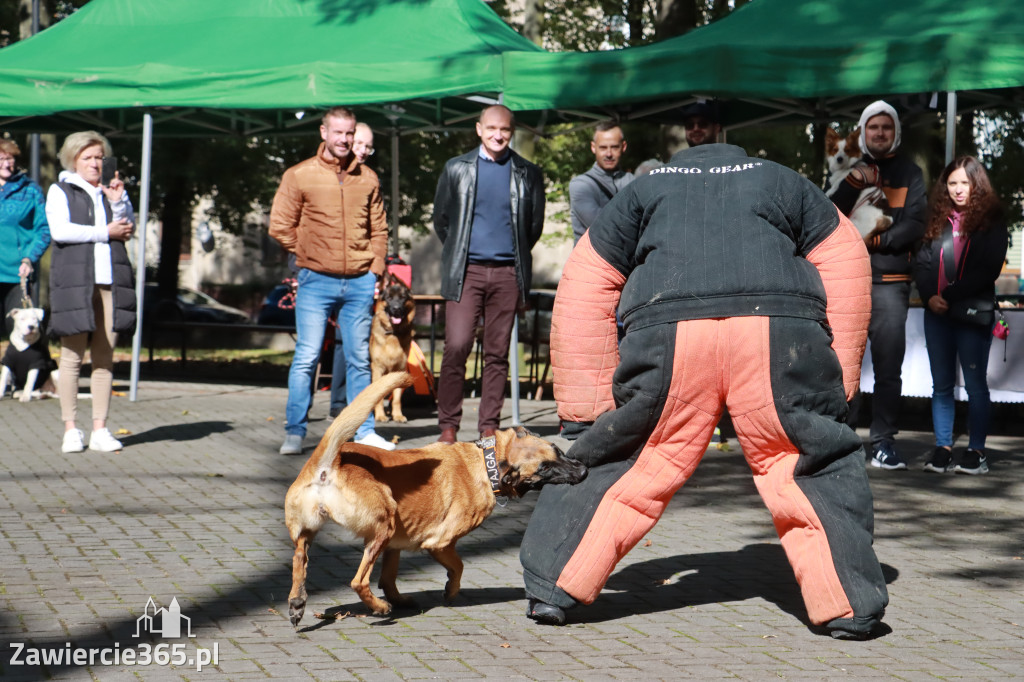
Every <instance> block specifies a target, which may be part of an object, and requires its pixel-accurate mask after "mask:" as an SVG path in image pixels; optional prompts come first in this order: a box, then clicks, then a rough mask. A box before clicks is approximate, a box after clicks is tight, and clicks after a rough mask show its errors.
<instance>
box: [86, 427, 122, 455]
mask: <svg viewBox="0 0 1024 682" xmlns="http://www.w3.org/2000/svg"><path fill="white" fill-rule="evenodd" d="M123 448H124V445H123V444H122V443H121V441H119V440H118V439H116V438H114V437H113V436H111V435H110V429H100V430H99V431H93V432H92V434H90V435H89V449H90V450H97V451H99V452H114V451H115V450H121V449H123Z"/></svg>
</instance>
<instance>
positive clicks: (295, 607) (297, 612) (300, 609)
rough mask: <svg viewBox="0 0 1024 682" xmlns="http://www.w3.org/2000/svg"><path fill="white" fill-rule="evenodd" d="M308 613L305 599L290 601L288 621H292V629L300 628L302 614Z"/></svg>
mask: <svg viewBox="0 0 1024 682" xmlns="http://www.w3.org/2000/svg"><path fill="white" fill-rule="evenodd" d="M305 612H306V600H305V599H289V600H288V620H290V621H291V623H292V627H298V625H299V621H300V620H302V614H304V613H305Z"/></svg>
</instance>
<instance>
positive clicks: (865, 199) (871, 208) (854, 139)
mask: <svg viewBox="0 0 1024 682" xmlns="http://www.w3.org/2000/svg"><path fill="white" fill-rule="evenodd" d="M862 156H863V152H862V151H861V148H860V128H854V129H853V131H852V132H850V134H849V135H847V136H846V137H843V136H841V135H840V134H839V133H837V132H836V131H835V130H832V129H831V128H828V129H827V130H826V131H825V158H826V160H827V161H828V170H829V179H828V189H826V190H825V194H826V195H827V196H829V197H831V196H832V195H833V194H834V193H835V191H836V189H837V188H838V187H839V183H841V182H843V181H844V180H845V179H846V177H847V176H848V175H850V173H851V172H853V170H854V168H857V169H859V170H858V177H864V178H866V179H867V182H866V184H865V187H864V189H863V190H861V193H860V196H858V197H857V203H856V204H854V207H853V211H851V213H850V215H849V216H847V217H848V218H849V219H850V221H851V222H852V223H853V224H854V225H856V226H857V230H858V231H859V232H860V234H861V236H862V237H867V236H869V235H873V234H878V233H880V232H884V231H885V230H888V229H889V227H890V226H891V225H892V218H891V217H889V215H888V213H889V201H888V200H887V199H886V197H885V192H883V191H882V188H881V187H879V186H878V185H877V184H876V182H877V178H878V171H877V170H876V169H875V168H874V167H873V166H871V165H870V164H868V163H866V162H865V161H864V159H863V158H862Z"/></svg>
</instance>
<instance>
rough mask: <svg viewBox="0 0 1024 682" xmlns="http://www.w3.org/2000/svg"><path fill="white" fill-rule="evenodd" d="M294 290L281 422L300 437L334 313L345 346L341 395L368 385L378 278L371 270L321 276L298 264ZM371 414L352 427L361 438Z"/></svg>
mask: <svg viewBox="0 0 1024 682" xmlns="http://www.w3.org/2000/svg"><path fill="white" fill-rule="evenodd" d="M297 279H298V282H299V289H298V293H296V295H295V331H296V337H297V338H296V341H295V356H294V357H293V358H292V366H291V370H290V371H289V372H288V404H287V406H286V407H285V427H284V430H285V432H286V433H288V434H293V435H298V436H305V435H306V427H307V425H308V422H309V418H308V413H309V408H310V405H312V403H313V395H312V384H313V373H314V372H315V371H316V363H317V360H318V359H319V358H320V350H321V348H322V347H323V343H324V332H325V331H326V329H327V318H328V317H330V315H331V313H332V312H335V311H336V312H337V314H338V328H339V329H338V331H339V332H340V334H341V341H342V344H343V346H344V349H345V370H346V377H345V378H346V382H345V383H346V386H345V389H346V394H347V397H348V401H349V402H352V400H353V399H354V398H355V397H356V396H357V395H359V392H360V391H362V390H363V389H364V388H366V387H367V386H369V385H370V321H371V320H372V319H373V312H372V308H371V306H372V305H373V292H374V289H375V288H376V284H377V277H376V275H374V274H373V273H372V272H367V273H366V274H364V275H356V276H352V277H339V276H335V275H325V274H322V273H319V272H314V271H312V270H306V269H302V270H299V274H298V278H297ZM373 426H374V423H373V414H372V413H371V414H370V415H369V416H368V417H367V418H366V421H365V422H363V424H362V425H361V426H360V427H359V430H358V431H357V432H356V438H362V437H363V436H366V435H368V434H369V433H370V432H372V431H373Z"/></svg>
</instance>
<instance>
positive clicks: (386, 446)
mask: <svg viewBox="0 0 1024 682" xmlns="http://www.w3.org/2000/svg"><path fill="white" fill-rule="evenodd" d="M356 442H357V443H359V444H360V445H371V446H373V447H375V448H380V449H381V450H394V449H395V444H394V443H392V442H389V441H386V440H384V439H383V438H381V437H380V436H378V435H377V432H376V431H370V433H368V434H366V435H365V436H363V437H362V438H358V439H356Z"/></svg>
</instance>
